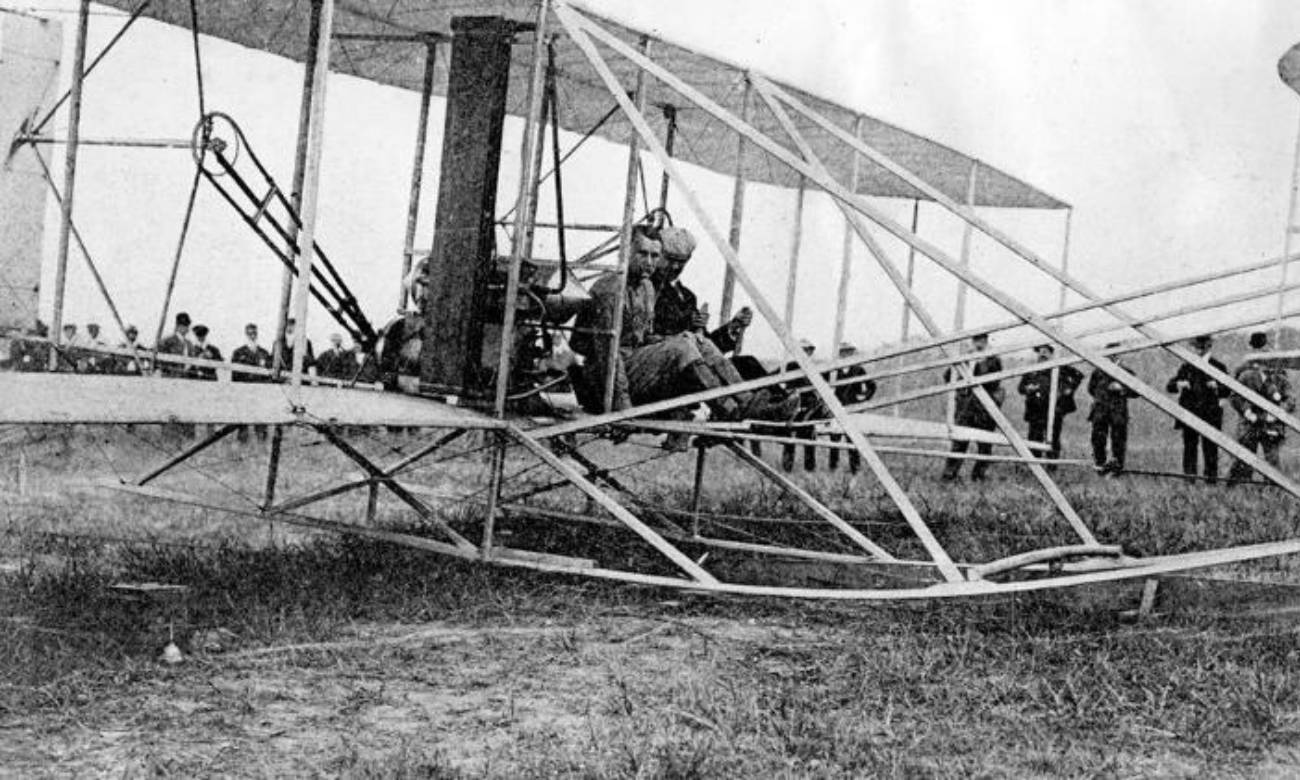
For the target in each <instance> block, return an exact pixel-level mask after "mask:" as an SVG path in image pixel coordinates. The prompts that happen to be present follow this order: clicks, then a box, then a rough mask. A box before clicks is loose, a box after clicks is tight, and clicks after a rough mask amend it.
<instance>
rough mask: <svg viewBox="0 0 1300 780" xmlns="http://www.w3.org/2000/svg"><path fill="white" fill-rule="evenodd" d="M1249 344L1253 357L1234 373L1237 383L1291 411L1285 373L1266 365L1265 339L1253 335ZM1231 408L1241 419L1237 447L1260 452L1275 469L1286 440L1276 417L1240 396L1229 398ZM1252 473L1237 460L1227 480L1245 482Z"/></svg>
mask: <svg viewBox="0 0 1300 780" xmlns="http://www.w3.org/2000/svg"><path fill="white" fill-rule="evenodd" d="M1249 344H1250V348H1251V350H1252V351H1253V352H1254V353H1255V354H1252V355H1247V356H1246V362H1245V363H1244V364H1243V365H1242V366H1241V368H1238V369H1237V373H1236V379H1237V381H1238V382H1240V383H1242V384H1243V385H1245V386H1246V387H1248V388H1250V389H1251V390H1253V391H1255V392H1256V393H1258V394H1259V395H1262V396H1263V397H1265V398H1267V399H1268V400H1270V401H1272V402H1273V403H1274V404H1276V405H1277V406H1280V407H1282V408H1283V409H1285V410H1286V411H1288V412H1291V411H1294V410H1295V400H1294V399H1292V397H1291V383H1290V382H1288V381H1287V378H1286V371H1285V370H1284V369H1281V368H1278V367H1276V366H1271V365H1269V364H1268V362H1267V360H1266V358H1267V355H1266V354H1265V353H1266V352H1267V351H1268V335H1267V334H1265V333H1260V332H1256V333H1252V334H1250V342H1249ZM1232 408H1234V409H1236V410H1237V414H1239V415H1240V419H1239V420H1238V421H1237V443H1238V444H1240V445H1241V446H1243V447H1245V448H1246V449H1248V450H1250V451H1251V452H1261V451H1262V452H1263V455H1264V460H1265V461H1267V462H1268V464H1269V465H1271V466H1277V465H1278V462H1279V458H1278V451H1279V450H1280V449H1281V448H1282V441H1283V440H1284V439H1285V438H1286V427H1285V426H1284V425H1283V424H1282V422H1281V421H1280V420H1278V419H1277V418H1276V417H1274V416H1273V415H1271V414H1269V413H1268V412H1266V411H1264V410H1263V409H1261V408H1259V407H1258V406H1256V405H1254V404H1252V403H1250V402H1249V401H1247V400H1246V399H1245V398H1243V397H1241V396H1239V395H1234V396H1233V397H1232ZM1251 473H1252V469H1251V468H1250V466H1248V465H1246V464H1245V463H1243V462H1242V461H1240V460H1238V461H1237V462H1236V463H1233V464H1232V470H1231V471H1229V472H1228V479H1229V480H1231V481H1233V482H1239V481H1243V480H1248V479H1250V475H1251Z"/></svg>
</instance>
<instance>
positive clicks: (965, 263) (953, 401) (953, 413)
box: [854, 134, 979, 424]
mask: <svg viewBox="0 0 1300 780" xmlns="http://www.w3.org/2000/svg"><path fill="white" fill-rule="evenodd" d="M857 137H858V135H857V134H854V138H857ZM859 156H860V155H854V157H859ZM978 175H979V163H978V162H972V163H971V165H970V175H969V177H968V178H967V180H966V203H967V205H969V206H972V207H973V206H974V204H975V182H976V177H977V176H978ZM971 237H972V232H971V226H970V225H964V226H963V227H962V231H961V255H960V256H959V257H960V262H961V265H962V267H963V268H970V245H971ZM881 262H884V261H881ZM907 289H908V290H911V285H908V288H907ZM967 292H968V289H967V285H966V282H965V281H963V280H960V279H958V280H957V302H956V305H955V306H954V307H953V315H952V329H953V330H964V329H965V328H966V295H967ZM909 308H911V307H909ZM919 318H920V314H919V312H918V319H919ZM927 330H928V331H929V333H930V335H935V334H936V333H938V331H936V330H935V329H933V328H927ZM947 414H948V422H949V423H950V424H951V423H955V422H956V420H957V396H956V395H955V394H954V395H950V396H948V408H947Z"/></svg>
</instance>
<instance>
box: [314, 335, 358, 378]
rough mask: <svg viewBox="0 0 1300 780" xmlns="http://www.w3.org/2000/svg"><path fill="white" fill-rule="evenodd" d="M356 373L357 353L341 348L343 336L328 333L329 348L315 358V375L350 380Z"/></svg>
mask: <svg viewBox="0 0 1300 780" xmlns="http://www.w3.org/2000/svg"><path fill="white" fill-rule="evenodd" d="M356 373H357V353H356V352H354V351H352V350H350V349H344V348H343V336H341V335H339V334H338V333H331V334H330V348H329V349H327V350H325V351H324V352H322V353H320V357H318V358H316V375H317V376H323V377H329V378H330V379H342V380H345V381H351V380H352V379H353V378H354V377H355V375H356Z"/></svg>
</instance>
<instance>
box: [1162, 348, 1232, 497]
mask: <svg viewBox="0 0 1300 780" xmlns="http://www.w3.org/2000/svg"><path fill="white" fill-rule="evenodd" d="M1213 346H1214V339H1213V338H1211V337H1210V336H1208V335H1202V336H1197V337H1196V338H1194V339H1192V350H1193V351H1195V352H1196V354H1197V355H1199V356H1200V357H1201V359H1202V360H1205V361H1206V362H1208V363H1209V364H1210V365H1211V366H1213V367H1214V368H1216V369H1218V370H1220V371H1224V372H1226V371H1227V370H1228V368H1227V366H1225V365H1223V363H1221V362H1220V361H1219V360H1218V359H1216V358H1213V357H1211V356H1210V348H1211V347H1213ZM1165 391H1166V392H1169V393H1178V405H1179V406H1181V407H1183V408H1184V409H1186V410H1187V411H1188V412H1191V413H1192V414H1194V415H1196V416H1197V417H1199V418H1200V419H1202V420H1204V421H1205V422H1206V423H1208V424H1210V425H1212V426H1214V427H1215V428H1219V427H1221V426H1222V425H1223V407H1222V406H1220V405H1219V401H1221V400H1222V399H1224V398H1227V397H1228V395H1229V393H1228V388H1226V387H1224V386H1222V385H1220V384H1219V383H1218V382H1216V381H1215V380H1214V379H1213V378H1212V377H1210V375H1209V374H1207V373H1205V372H1204V371H1202V370H1201V369H1199V368H1197V367H1196V366H1193V365H1192V364H1191V363H1183V364H1182V365H1181V366H1179V367H1178V373H1176V374H1174V377H1173V379H1170V380H1169V382H1168V383H1167V384H1166V385H1165ZM1174 427H1175V428H1177V429H1178V430H1180V431H1182V432H1183V474H1184V475H1185V476H1187V477H1188V478H1191V479H1195V478H1196V460H1197V453H1198V452H1199V453H1200V455H1201V456H1202V457H1201V465H1202V466H1203V467H1204V469H1205V481H1206V482H1207V483H1209V484H1214V482H1215V481H1217V480H1218V478H1219V445H1217V444H1215V443H1214V442H1213V441H1211V440H1210V439H1209V438H1207V437H1205V436H1202V435H1201V434H1200V433H1199V432H1198V431H1197V430H1196V429H1195V428H1193V427H1192V426H1190V425H1184V424H1183V423H1182V422H1181V421H1178V420H1175V421H1174Z"/></svg>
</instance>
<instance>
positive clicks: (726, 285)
mask: <svg viewBox="0 0 1300 780" xmlns="http://www.w3.org/2000/svg"><path fill="white" fill-rule="evenodd" d="M643 74H644V71H638V76H637V77H638V78H641V76H642V75H643ZM752 89H753V85H752V84H750V83H749V79H745V88H744V91H743V92H742V93H741V97H740V115H741V116H742V117H745V118H746V119H748V118H749V100H750V92H751V90H752ZM637 110H639V111H642V112H644V108H643V107H642V106H637ZM670 156H671V155H670ZM664 179H665V180H668V179H669V176H668V171H667V170H665V171H664ZM744 224H745V138H744V136H737V137H736V167H735V176H734V177H733V181H732V189H731V223H730V224H729V225H728V227H727V243H728V244H729V245H730V246H731V249H732V251H734V252H739V251H740V237H741V234H742V233H743V232H744ZM735 291H736V275H735V273H733V272H732V270H731V268H730V267H728V268H725V269H724V270H723V275H722V301H721V302H720V303H719V304H718V321H719V322H727V321H729V320H730V319H731V305H732V298H733V297H734V296H735ZM736 351H737V352H739V351H740V344H737V345H736Z"/></svg>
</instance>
